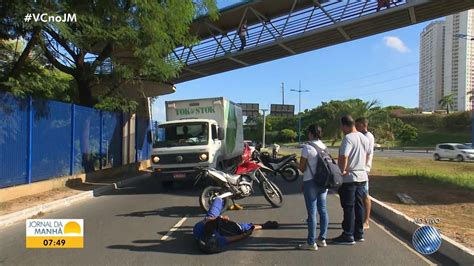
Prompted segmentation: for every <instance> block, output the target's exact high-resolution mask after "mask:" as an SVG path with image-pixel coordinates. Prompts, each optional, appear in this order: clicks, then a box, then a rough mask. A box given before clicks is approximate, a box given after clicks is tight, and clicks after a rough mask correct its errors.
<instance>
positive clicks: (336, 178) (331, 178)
mask: <svg viewBox="0 0 474 266" xmlns="http://www.w3.org/2000/svg"><path fill="white" fill-rule="evenodd" d="M308 145H311V146H312V147H313V148H315V149H316V151H318V155H317V156H318V157H317V158H318V161H317V164H316V173H313V171H312V170H311V167H310V166H309V164H308V168H309V171H310V173H311V175H312V176H313V179H314V182H315V183H316V186H318V187H324V188H338V187H340V186H341V185H342V173H341V169H339V166H338V165H337V163H336V162H335V161H334V159H333V158H332V157H331V155H330V154H329V153H328V152H327V151H326V150H323V149H321V148H320V147H319V146H318V145H316V144H314V143H313V142H308Z"/></svg>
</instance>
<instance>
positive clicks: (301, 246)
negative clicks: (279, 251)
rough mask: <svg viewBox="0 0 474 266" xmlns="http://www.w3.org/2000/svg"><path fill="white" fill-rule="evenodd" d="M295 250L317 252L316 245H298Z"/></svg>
mask: <svg viewBox="0 0 474 266" xmlns="http://www.w3.org/2000/svg"><path fill="white" fill-rule="evenodd" d="M296 248H297V249H302V250H318V246H317V245H316V244H313V245H310V244H308V243H304V244H299V245H298V247H296Z"/></svg>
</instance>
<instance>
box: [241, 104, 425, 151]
mask: <svg viewBox="0 0 474 266" xmlns="http://www.w3.org/2000/svg"><path fill="white" fill-rule="evenodd" d="M400 109H403V110H404V111H403V112H402V113H405V112H406V113H411V112H413V110H412V109H406V108H403V107H401V106H390V107H386V108H382V107H380V106H379V104H378V102H377V101H368V102H366V101H363V100H361V99H349V100H345V101H339V100H338V101H330V102H323V103H322V104H321V105H320V106H318V107H316V108H313V109H310V110H305V112H304V113H303V114H302V126H301V128H302V132H304V130H305V129H306V128H307V127H308V126H309V125H310V124H313V123H317V124H319V126H321V128H322V129H323V138H324V139H326V140H328V139H329V140H332V141H333V144H334V143H335V142H336V141H337V140H338V139H341V138H342V133H341V130H340V118H341V117H342V116H344V115H351V116H352V117H353V118H354V119H357V118H359V117H367V118H368V119H369V121H370V122H369V130H370V131H372V132H373V133H374V135H375V138H376V142H377V143H379V144H382V145H390V144H391V143H392V142H393V141H395V140H398V141H400V142H402V143H410V142H413V141H416V139H417V136H418V129H417V128H415V127H413V126H411V125H409V124H407V123H405V122H404V121H402V120H401V119H399V118H397V117H396V116H394V112H393V111H394V110H400ZM297 121H298V119H297V117H292V118H281V117H272V116H269V117H267V119H266V123H267V128H266V131H267V140H268V141H269V142H271V141H283V142H288V141H292V140H293V139H296V136H297V135H295V136H294V137H293V136H292V135H291V136H290V133H289V131H292V132H294V133H295V134H297V130H298V128H297ZM256 123H257V129H256V130H246V132H245V134H246V135H245V138H248V139H256V140H260V139H261V132H262V131H263V129H262V125H263V120H262V118H261V117H258V118H257V119H256ZM283 132H285V133H283ZM302 140H303V141H305V140H306V134H302Z"/></svg>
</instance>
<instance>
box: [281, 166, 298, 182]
mask: <svg viewBox="0 0 474 266" xmlns="http://www.w3.org/2000/svg"><path fill="white" fill-rule="evenodd" d="M280 174H281V177H283V179H285V181H287V182H295V181H296V180H298V177H300V172H299V171H298V167H296V165H294V164H290V165H287V166H285V167H283V169H281V171H280Z"/></svg>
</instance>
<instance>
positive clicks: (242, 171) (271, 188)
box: [195, 146, 283, 211]
mask: <svg viewBox="0 0 474 266" xmlns="http://www.w3.org/2000/svg"><path fill="white" fill-rule="evenodd" d="M242 159H243V160H242V162H241V163H240V164H239V165H237V168H236V169H235V173H234V174H228V173H225V172H223V171H219V170H216V169H214V168H200V169H199V170H200V174H199V175H198V176H197V177H196V182H195V184H197V183H198V182H199V180H200V179H201V178H202V177H209V178H211V180H213V181H214V183H215V184H216V185H212V186H208V187H206V188H204V190H203V191H202V193H201V195H200V197H199V205H200V206H201V208H203V209H204V210H205V211H208V210H209V207H210V205H211V203H212V201H213V200H214V198H216V197H219V198H222V199H223V200H224V203H225V205H224V206H225V208H227V207H229V206H230V205H231V204H232V201H233V200H239V199H243V198H245V197H248V196H250V195H252V194H253V193H254V190H253V185H254V184H257V185H258V187H259V188H260V189H261V190H262V192H263V196H264V197H265V199H266V200H267V201H268V202H269V203H270V204H271V205H272V206H273V207H281V205H282V204H283V194H282V193H281V190H280V188H278V186H277V185H276V184H275V183H273V182H272V181H271V180H269V179H268V178H267V176H266V175H265V173H264V172H262V170H261V169H262V168H266V166H264V165H263V164H262V163H260V162H254V161H251V160H250V159H251V154H250V149H248V147H247V146H246V149H245V151H244V154H243V155H242Z"/></svg>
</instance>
